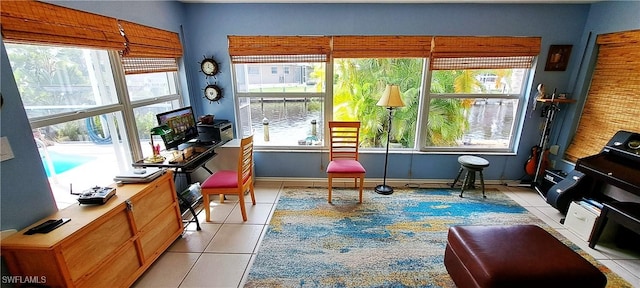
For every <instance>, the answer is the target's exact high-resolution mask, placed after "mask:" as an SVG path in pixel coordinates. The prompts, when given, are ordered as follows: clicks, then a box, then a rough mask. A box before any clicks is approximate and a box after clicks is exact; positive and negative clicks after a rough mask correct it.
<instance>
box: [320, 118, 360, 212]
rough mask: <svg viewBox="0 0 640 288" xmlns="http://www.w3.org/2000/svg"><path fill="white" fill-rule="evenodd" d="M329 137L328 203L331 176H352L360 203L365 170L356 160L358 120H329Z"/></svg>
mask: <svg viewBox="0 0 640 288" xmlns="http://www.w3.org/2000/svg"><path fill="white" fill-rule="evenodd" d="M329 137H330V139H331V143H330V150H329V165H327V176H328V178H329V203H331V192H332V191H331V190H332V186H333V178H354V185H355V187H359V193H360V201H359V203H362V189H363V185H364V175H365V173H366V172H367V171H366V170H365V169H364V167H363V166H362V164H360V162H359V160H358V146H359V140H360V122H338V121H329ZM358 180H360V181H359V182H360V185H358Z"/></svg>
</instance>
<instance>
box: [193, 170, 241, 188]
mask: <svg viewBox="0 0 640 288" xmlns="http://www.w3.org/2000/svg"><path fill="white" fill-rule="evenodd" d="M237 173H238V172H236V171H231V170H221V171H216V173H214V174H213V175H211V176H209V178H207V180H204V183H202V185H201V187H202V188H204V189H206V188H235V187H238V174H237Z"/></svg>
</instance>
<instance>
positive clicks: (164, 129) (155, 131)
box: [150, 125, 172, 136]
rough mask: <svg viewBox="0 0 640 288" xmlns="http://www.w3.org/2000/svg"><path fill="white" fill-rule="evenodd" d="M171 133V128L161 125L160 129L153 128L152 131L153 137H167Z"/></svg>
mask: <svg viewBox="0 0 640 288" xmlns="http://www.w3.org/2000/svg"><path fill="white" fill-rule="evenodd" d="M171 132H172V130H171V128H169V126H167V125H160V126H158V127H153V128H151V131H150V133H151V135H160V136H164V135H167V134H169V133H171Z"/></svg>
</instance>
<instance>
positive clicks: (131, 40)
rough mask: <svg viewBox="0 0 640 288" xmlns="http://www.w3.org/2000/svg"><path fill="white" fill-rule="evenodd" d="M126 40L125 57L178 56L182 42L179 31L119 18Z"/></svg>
mask: <svg viewBox="0 0 640 288" xmlns="http://www.w3.org/2000/svg"><path fill="white" fill-rule="evenodd" d="M118 24H119V25H120V27H121V28H122V33H123V34H124V38H125V40H126V48H125V50H124V52H123V53H122V55H123V56H124V57H146V58H178V57H181V56H182V44H181V43H180V37H179V36H178V33H174V32H170V31H166V30H161V29H157V28H153V27H148V26H144V25H140V24H136V23H132V22H129V21H124V20H118Z"/></svg>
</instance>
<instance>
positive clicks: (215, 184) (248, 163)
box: [202, 136, 256, 222]
mask: <svg viewBox="0 0 640 288" xmlns="http://www.w3.org/2000/svg"><path fill="white" fill-rule="evenodd" d="M247 190H249V192H250V193H251V202H252V203H253V205H256V197H255V195H254V193H253V136H249V137H247V138H244V139H242V140H241V141H240V149H239V155H238V168H237V170H236V171H232V170H220V171H216V172H215V173H213V174H212V175H211V176H209V177H208V178H207V179H206V180H205V181H204V183H203V184H202V198H203V201H204V211H205V215H206V221H207V222H211V209H210V207H209V202H210V201H211V200H210V198H209V196H210V195H212V194H213V195H215V194H219V195H220V203H222V202H223V201H224V195H226V194H236V195H238V198H239V199H238V201H239V202H240V211H241V212H242V220H244V221H247V210H246V209H245V207H244V205H245V204H244V192H245V191H247Z"/></svg>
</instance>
